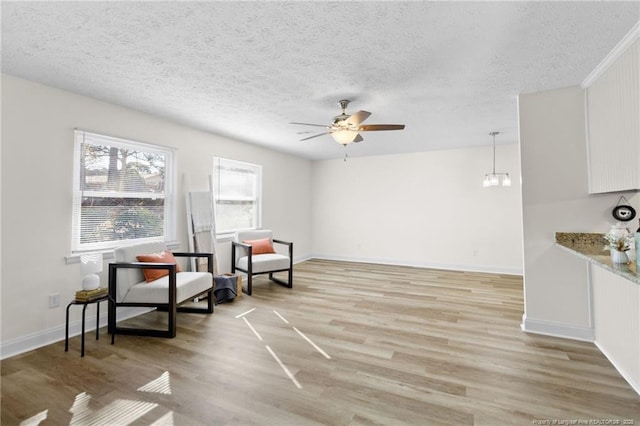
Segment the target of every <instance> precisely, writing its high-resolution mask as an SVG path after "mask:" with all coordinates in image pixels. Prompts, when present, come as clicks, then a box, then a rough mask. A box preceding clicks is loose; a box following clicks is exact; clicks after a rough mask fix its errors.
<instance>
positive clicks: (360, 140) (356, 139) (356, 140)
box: [352, 133, 364, 142]
mask: <svg viewBox="0 0 640 426" xmlns="http://www.w3.org/2000/svg"><path fill="white" fill-rule="evenodd" d="M363 140H364V139H362V136H360V133H358V136H356V138H355V139H354V140H353V141H352V142H362V141H363Z"/></svg>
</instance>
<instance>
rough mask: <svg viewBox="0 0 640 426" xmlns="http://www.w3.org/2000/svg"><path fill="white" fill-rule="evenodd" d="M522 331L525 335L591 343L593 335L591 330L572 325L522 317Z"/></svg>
mask: <svg viewBox="0 0 640 426" xmlns="http://www.w3.org/2000/svg"><path fill="white" fill-rule="evenodd" d="M521 328H522V331H525V332H527V333H535V334H543V335H545V336H553V337H562V338H564V339H573V340H581V341H584V342H593V341H594V339H595V335H594V332H593V328H591V327H581V326H577V325H572V324H562V323H558V322H552V321H543V320H534V319H530V318H527V317H526V316H525V315H523V316H522V324H521Z"/></svg>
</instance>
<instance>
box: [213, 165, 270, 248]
mask: <svg viewBox="0 0 640 426" xmlns="http://www.w3.org/2000/svg"><path fill="white" fill-rule="evenodd" d="M213 176H214V191H213V193H214V199H215V214H216V233H217V235H218V236H220V235H221V234H230V233H232V232H235V231H237V230H242V229H256V228H259V227H260V220H261V207H262V206H261V191H262V166H259V165H257V164H250V163H243V162H240V161H234V160H229V159H226V158H221V157H213Z"/></svg>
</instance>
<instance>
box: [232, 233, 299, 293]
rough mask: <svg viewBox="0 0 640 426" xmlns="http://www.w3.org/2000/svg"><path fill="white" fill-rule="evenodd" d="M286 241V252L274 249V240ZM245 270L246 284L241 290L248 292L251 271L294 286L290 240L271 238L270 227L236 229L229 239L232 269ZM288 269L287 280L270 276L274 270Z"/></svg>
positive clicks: (250, 283) (283, 243) (250, 288)
mask: <svg viewBox="0 0 640 426" xmlns="http://www.w3.org/2000/svg"><path fill="white" fill-rule="evenodd" d="M274 243H276V244H281V245H286V246H287V247H288V255H284V254H280V253H277V252H276V251H275V249H274V247H273V244H274ZM236 270H238V271H242V272H244V273H246V274H247V288H246V289H245V288H243V289H242V291H243V292H245V293H247V294H248V295H249V296H251V293H252V280H251V278H252V277H253V275H258V274H269V279H270V280H271V281H273V282H275V283H278V284H281V285H283V286H285V287H288V288H293V243H292V242H288V241H282V240H277V239H274V238H273V233H272V232H271V230H269V229H257V230H252V231H239V232H236V234H235V236H234V240H233V241H232V242H231V272H234V273H235V272H236ZM284 271H287V272H288V279H287V281H283V280H280V279H278V278H276V277H274V276H273V274H274V273H275V272H284Z"/></svg>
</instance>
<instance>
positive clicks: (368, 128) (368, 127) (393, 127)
mask: <svg viewBox="0 0 640 426" xmlns="http://www.w3.org/2000/svg"><path fill="white" fill-rule="evenodd" d="M402 129H404V124H368V125H367V124H365V125H364V126H360V127H359V128H358V131H363V132H371V131H374V130H402Z"/></svg>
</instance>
